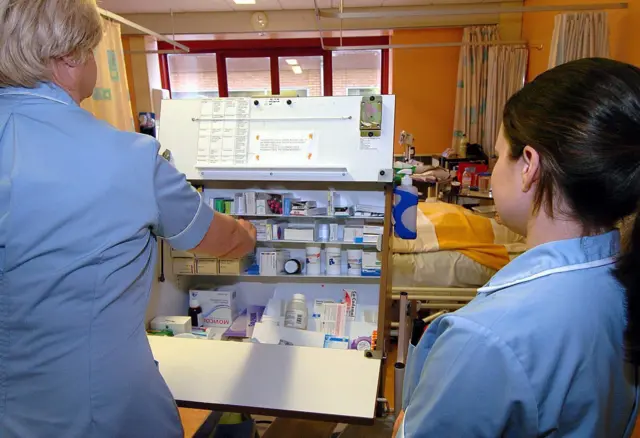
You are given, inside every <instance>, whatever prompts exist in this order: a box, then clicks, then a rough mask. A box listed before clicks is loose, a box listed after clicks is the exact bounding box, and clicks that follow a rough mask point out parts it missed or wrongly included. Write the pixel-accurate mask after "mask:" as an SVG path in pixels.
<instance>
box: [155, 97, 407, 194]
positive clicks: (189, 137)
mask: <svg viewBox="0 0 640 438" xmlns="http://www.w3.org/2000/svg"><path fill="white" fill-rule="evenodd" d="M247 105H248V107H247ZM361 106H362V97H360V96H343V97H306V98H294V97H291V98H257V99H254V98H223V99H192V100H163V101H162V129H161V130H160V142H161V143H162V152H163V151H165V150H167V149H168V150H169V151H170V152H171V156H172V161H173V163H174V164H175V166H176V167H177V168H178V169H179V170H180V171H181V172H183V173H184V174H185V175H186V176H187V178H188V179H191V180H272V181H355V182H390V181H391V180H392V178H393V171H392V167H393V145H394V118H395V96H382V127H381V132H380V136H379V137H372V138H368V137H364V138H362V137H361V131H360V111H361ZM206 133H211V137H210V138H214V137H215V138H216V139H218V140H216V141H215V144H216V146H215V150H214V147H213V146H211V149H210V155H207V154H208V152H207V145H208V144H212V145H213V144H214V142H211V143H204V142H206V141H208V140H206V139H205V140H204V142H203V138H204V137H205V136H206V135H207V134H206ZM242 139H246V141H244V140H242ZM203 145H204V146H203Z"/></svg>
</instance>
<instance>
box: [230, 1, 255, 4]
mask: <svg viewBox="0 0 640 438" xmlns="http://www.w3.org/2000/svg"><path fill="white" fill-rule="evenodd" d="M233 2H234V3H235V4H236V5H255V4H256V0H233Z"/></svg>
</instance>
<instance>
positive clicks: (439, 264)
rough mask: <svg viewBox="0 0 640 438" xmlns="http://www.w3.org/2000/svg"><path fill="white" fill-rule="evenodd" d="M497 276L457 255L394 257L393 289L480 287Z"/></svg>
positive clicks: (453, 253)
mask: <svg viewBox="0 0 640 438" xmlns="http://www.w3.org/2000/svg"><path fill="white" fill-rule="evenodd" d="M495 273H496V271H494V270H493V269H490V268H487V267H486V266H483V265H481V264H480V263H477V262H475V261H473V260H471V259H470V258H468V257H467V256H465V255H462V254H460V253H459V252H456V251H437V252H426V253H417V254H415V253H414V254H393V277H392V282H393V283H392V284H393V286H394V287H398V286H400V287H481V286H483V285H484V284H486V283H487V282H488V281H489V279H490V278H491V277H492V276H493V275H494V274H495Z"/></svg>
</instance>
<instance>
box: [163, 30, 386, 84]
mask: <svg viewBox="0 0 640 438" xmlns="http://www.w3.org/2000/svg"><path fill="white" fill-rule="evenodd" d="M181 43H182V44H184V45H186V46H187V47H189V50H190V52H189V54H205V53H209V54H215V55H216V65H217V70H218V72H217V74H218V94H219V96H220V97H229V84H228V76H227V59H228V58H269V60H270V69H271V94H272V95H276V94H280V68H279V63H278V60H279V58H281V57H284V58H295V57H304V56H322V58H323V59H322V66H323V70H322V80H323V90H324V95H325V96H332V95H333V56H332V52H331V51H330V50H326V49H323V46H322V43H321V41H320V39H319V38H300V39H273V40H200V41H181ZM324 44H325V46H338V45H342V46H353V47H355V46H377V45H388V44H389V37H388V36H379V37H348V38H343V39H342V41H340V39H339V38H325V39H324ZM173 49H174V48H173V46H171V44H169V43H166V42H164V41H158V50H173ZM381 52H382V56H381V61H380V91H381V93H382V94H388V93H389V65H390V63H389V49H382V50H381ZM158 57H159V58H160V79H161V81H162V88H165V89H167V90H169V93H171V91H172V90H171V80H170V76H169V62H168V55H167V54H166V53H161V54H159V55H158Z"/></svg>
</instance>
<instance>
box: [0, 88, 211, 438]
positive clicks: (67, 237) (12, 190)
mask: <svg viewBox="0 0 640 438" xmlns="http://www.w3.org/2000/svg"><path fill="white" fill-rule="evenodd" d="M158 149H159V145H158V143H157V141H156V140H155V139H154V138H152V137H149V136H145V135H140V134H136V133H130V132H122V131H118V130H117V129H115V128H113V127H112V126H111V125H109V124H107V123H105V122H102V121H99V120H97V119H96V118H95V117H93V116H92V115H91V114H90V113H88V112H87V111H85V110H83V109H82V108H80V107H79V106H78V105H77V104H75V103H74V102H73V100H72V99H71V98H70V97H69V95H68V94H67V93H65V92H64V91H63V90H62V89H60V88H58V87H57V86H54V85H52V84H41V85H40V86H38V87H37V88H35V89H18V88H2V89H0V437H2V438H36V437H64V438H103V437H104V438H115V437H127V438H130V437H136V438H145V437H154V438H165V437H166V438H177V437H182V436H183V433H182V426H181V424H180V419H179V416H178V412H177V408H176V406H175V403H174V401H173V398H172V396H171V394H170V392H169V390H168V388H167V386H166V384H165V383H164V381H163V379H162V377H161V376H160V374H159V372H158V369H157V368H156V365H155V363H154V360H153V357H152V354H151V350H150V348H149V344H148V341H147V338H146V334H145V327H144V315H145V310H146V307H147V301H148V299H149V294H150V290H151V286H152V283H153V278H154V268H155V265H156V252H157V245H156V237H157V236H160V237H165V238H166V239H167V240H168V242H169V243H170V244H171V245H172V246H173V247H175V248H177V249H191V248H194V247H195V246H197V245H198V243H199V242H200V241H201V240H202V238H203V236H204V234H205V233H206V231H207V230H208V228H209V225H210V223H211V221H212V219H213V212H212V210H211V209H210V208H209V207H208V206H207V205H206V204H205V203H203V201H202V199H201V196H200V194H199V193H198V192H196V191H195V190H194V189H193V188H192V187H190V185H189V184H188V183H187V182H186V180H185V177H184V175H182V174H180V173H179V172H177V171H176V170H175V169H174V168H173V167H172V166H171V165H170V164H169V163H168V162H167V161H166V160H164V159H163V158H162V157H160V156H159V155H158ZM161 366H162V364H161Z"/></svg>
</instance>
